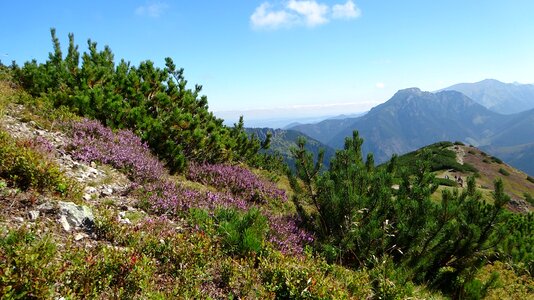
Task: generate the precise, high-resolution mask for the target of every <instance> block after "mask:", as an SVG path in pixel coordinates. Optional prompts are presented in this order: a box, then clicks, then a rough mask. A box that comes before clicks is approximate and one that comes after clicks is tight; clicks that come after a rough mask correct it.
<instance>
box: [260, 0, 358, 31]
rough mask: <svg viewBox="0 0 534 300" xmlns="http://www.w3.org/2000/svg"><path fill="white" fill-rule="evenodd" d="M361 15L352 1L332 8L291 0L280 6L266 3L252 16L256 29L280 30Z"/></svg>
mask: <svg viewBox="0 0 534 300" xmlns="http://www.w3.org/2000/svg"><path fill="white" fill-rule="evenodd" d="M360 15H361V11H360V9H359V8H358V7H357V6H356V4H355V3H354V2H353V1H352V0H347V2H345V3H344V4H335V5H333V6H332V7H330V6H328V5H327V4H324V3H319V2H317V1H316V0H289V1H286V2H284V3H283V4H279V5H278V6H275V5H273V4H272V3H271V2H264V3H262V4H260V6H258V7H257V8H256V9H255V10H254V12H253V13H252V15H251V16H250V22H251V25H252V27H253V28H255V29H278V28H282V27H286V28H287V27H294V26H307V27H315V26H319V25H323V24H326V23H328V22H330V20H332V19H345V20H347V19H354V18H357V17H359V16H360Z"/></svg>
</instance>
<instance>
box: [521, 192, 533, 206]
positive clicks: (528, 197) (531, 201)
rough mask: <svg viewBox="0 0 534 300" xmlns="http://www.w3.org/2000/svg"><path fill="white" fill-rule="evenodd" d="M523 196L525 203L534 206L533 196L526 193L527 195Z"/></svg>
mask: <svg viewBox="0 0 534 300" xmlns="http://www.w3.org/2000/svg"><path fill="white" fill-rule="evenodd" d="M523 196H524V197H525V201H527V202H528V203H530V204H532V205H534V197H532V195H531V194H529V193H527V192H525V193H524V194H523Z"/></svg>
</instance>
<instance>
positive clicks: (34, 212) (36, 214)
mask: <svg viewBox="0 0 534 300" xmlns="http://www.w3.org/2000/svg"><path fill="white" fill-rule="evenodd" d="M28 216H29V217H30V220H31V221H35V220H37V219H38V218H39V211H38V210H30V211H29V212H28Z"/></svg>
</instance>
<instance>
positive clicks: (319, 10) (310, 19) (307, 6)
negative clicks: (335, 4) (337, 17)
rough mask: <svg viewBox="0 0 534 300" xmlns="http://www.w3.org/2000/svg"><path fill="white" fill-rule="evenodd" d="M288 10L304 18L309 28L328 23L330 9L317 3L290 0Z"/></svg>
mask: <svg viewBox="0 0 534 300" xmlns="http://www.w3.org/2000/svg"><path fill="white" fill-rule="evenodd" d="M287 8H288V9H290V10H292V11H294V12H296V13H297V14H298V15H300V17H301V18H304V19H305V22H306V25H307V26H310V27H313V26H316V25H321V24H325V23H327V22H328V19H327V18H326V14H327V13H328V10H329V8H328V6H327V5H325V4H319V3H317V2H316V1H297V0H290V1H289V2H288V4H287Z"/></svg>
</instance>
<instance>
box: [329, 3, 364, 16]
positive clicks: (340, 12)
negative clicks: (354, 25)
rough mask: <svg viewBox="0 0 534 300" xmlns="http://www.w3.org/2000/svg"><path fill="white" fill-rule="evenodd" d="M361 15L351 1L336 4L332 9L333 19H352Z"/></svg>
mask: <svg viewBox="0 0 534 300" xmlns="http://www.w3.org/2000/svg"><path fill="white" fill-rule="evenodd" d="M361 14H362V12H361V10H360V9H359V8H358V7H357V6H356V4H354V2H352V0H347V2H345V4H336V5H334V6H333V7H332V17H333V18H334V19H354V18H357V17H359V16H360V15H361Z"/></svg>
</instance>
